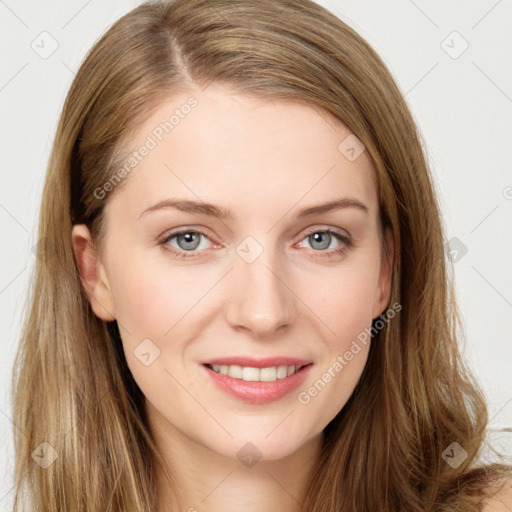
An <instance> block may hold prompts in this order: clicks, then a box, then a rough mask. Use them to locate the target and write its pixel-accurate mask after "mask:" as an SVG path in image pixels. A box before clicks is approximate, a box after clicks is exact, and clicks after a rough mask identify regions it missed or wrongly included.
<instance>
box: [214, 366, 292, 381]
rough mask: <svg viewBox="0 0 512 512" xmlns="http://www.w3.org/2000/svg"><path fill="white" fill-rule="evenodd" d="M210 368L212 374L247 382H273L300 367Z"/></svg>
mask: <svg viewBox="0 0 512 512" xmlns="http://www.w3.org/2000/svg"><path fill="white" fill-rule="evenodd" d="M211 368H212V370H213V371H214V372H217V373H221V374H222V375H228V376H229V377H233V378H234V379H240V380H245V381H247V382H257V381H259V382H274V381H276V380H277V379H284V378H286V377H288V376H290V375H293V374H294V373H295V372H296V371H298V370H299V369H300V368H301V367H297V366H294V365H291V366H286V365H283V366H270V367H268V368H252V367H250V366H238V365H236V364H233V365H229V366H228V365H224V364H223V365H219V364H213V365H211Z"/></svg>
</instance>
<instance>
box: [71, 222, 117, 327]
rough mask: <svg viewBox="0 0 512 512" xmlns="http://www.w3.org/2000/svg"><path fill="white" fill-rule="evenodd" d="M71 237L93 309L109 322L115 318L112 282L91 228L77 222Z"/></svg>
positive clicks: (81, 278)
mask: <svg viewBox="0 0 512 512" xmlns="http://www.w3.org/2000/svg"><path fill="white" fill-rule="evenodd" d="M71 238H72V243H73V251H74V254H75V258H76V262H77V266H78V269H79V273H80V280H81V281H82V285H83V287H84V290H85V292H86V294H87V297H88V299H89V302H90V304H91V307H92V310H93V311H94V313H95V314H96V316H97V317H99V318H101V319H102V320H105V321H107V322H108V321H111V320H115V314H114V302H113V299H112V294H111V291H110V284H109V282H108V277H107V274H106V271H105V267H104V265H103V263H102V262H101V258H100V255H99V254H98V252H97V250H96V248H95V247H94V243H93V241H92V238H91V233H90V231H89V228H88V227H87V226H86V225H85V224H75V225H74V226H73V229H72V232H71Z"/></svg>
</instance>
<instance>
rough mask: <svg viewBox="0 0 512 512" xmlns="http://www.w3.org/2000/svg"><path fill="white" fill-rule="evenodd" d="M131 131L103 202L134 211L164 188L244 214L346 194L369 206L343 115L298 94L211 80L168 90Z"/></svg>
mask: <svg viewBox="0 0 512 512" xmlns="http://www.w3.org/2000/svg"><path fill="white" fill-rule="evenodd" d="M135 133H136V135H135V136H134V137H133V138H132V140H131V141H130V143H129V146H130V151H131V152H135V153H136V154H137V156H132V160H133V161H132V167H130V166H125V167H126V168H129V169H130V170H129V172H128V173H126V174H127V176H126V177H125V178H124V180H125V181H126V182H125V183H123V184H122V187H120V189H119V191H116V194H113V197H112V198H111V200H110V201H108V202H107V208H109V209H112V210H115V209H117V207H118V206H117V205H119V204H122V205H123V208H124V209H125V211H126V213H127V214H131V213H135V211H138V212H139V213H140V212H141V211H142V210H144V209H145V208H147V207H148V206H151V204H150V203H154V202H158V201H161V200H164V199H166V198H167V197H171V196H172V197H180V198H187V199H193V200H196V201H197V200H200V201H205V202H211V203H215V204H219V203H221V204H222V205H223V206H225V207H226V208H229V209H230V210H231V211H233V212H234V214H236V213H237V212H239V213H240V215H241V216H245V215H250V214H258V215H262V214H263V213H264V212H265V211H268V212H269V213H270V212H273V213H274V214H277V212H278V210H279V211H281V210H283V208H285V207H286V209H290V208H292V206H293V205H295V204H296V205H297V207H298V208H301V207H304V206H307V205H309V204H313V203H315V202H317V201H318V200H322V201H325V200H329V199H334V198H339V197H341V196H350V197H355V198H357V199H359V200H360V201H362V202H364V203H365V204H366V205H368V207H369V209H370V211H371V213H372V214H375V215H376V213H377V212H376V210H377V195H376V189H375V182H374V172H373V168H372V165H371V161H370V159H369V157H368V155H367V154H366V152H365V151H362V152H361V153H360V154H359V152H360V151H361V150H362V147H361V146H358V145H357V139H355V137H354V135H353V134H352V133H351V131H350V130H349V129H348V127H347V126H346V125H344V124H343V123H342V122H340V121H339V120H338V119H336V118H335V117H334V116H333V115H331V114H329V113H327V112H323V111H321V110H320V109H316V108H313V107H312V106H310V105H308V104H306V103H304V102H299V101H295V100H288V99H285V100H283V99H279V100H268V99H263V98H257V97H254V96H250V95H242V94H240V93H237V92H234V91H232V90H231V89H228V88H225V87H222V86H219V85H211V86H209V87H208V88H207V89H206V90H204V91H201V90H199V89H191V90H190V92H187V93H180V94H175V95H172V96H169V97H168V98H167V99H165V100H164V101H163V102H162V103H161V104H159V105H157V106H156V108H155V109H154V110H153V111H152V113H151V115H150V116H149V118H148V119H147V120H146V121H145V122H144V124H143V125H141V126H140V127H139V128H138V129H137V130H136V132H135ZM144 148H146V149H144ZM347 149H348V150H349V152H347ZM351 149H354V150H355V152H354V151H351V152H350V150H351ZM354 154H355V156H356V158H355V159H354V158H353V157H354ZM128 207H129V210H130V211H127V210H126V208H128ZM132 210H133V212H132Z"/></svg>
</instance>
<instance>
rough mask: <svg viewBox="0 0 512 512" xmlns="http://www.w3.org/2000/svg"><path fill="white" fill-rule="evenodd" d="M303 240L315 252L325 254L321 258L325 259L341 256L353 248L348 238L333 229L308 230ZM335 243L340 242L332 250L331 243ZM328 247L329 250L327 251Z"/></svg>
mask: <svg viewBox="0 0 512 512" xmlns="http://www.w3.org/2000/svg"><path fill="white" fill-rule="evenodd" d="M303 240H308V242H309V243H310V245H311V247H312V248H313V249H314V250H315V252H325V253H326V254H322V255H321V256H326V257H331V256H335V255H337V254H343V253H345V252H346V251H348V249H350V248H351V247H353V246H354V242H353V240H352V239H351V238H350V237H349V236H346V235H344V234H342V233H340V232H338V231H336V230H334V229H318V228H315V229H312V230H309V231H308V232H307V233H306V235H305V238H303ZM336 241H337V242H341V246H340V247H338V248H335V247H334V248H333V247H332V243H333V242H334V243H336ZM329 247H330V248H331V250H327V249H329Z"/></svg>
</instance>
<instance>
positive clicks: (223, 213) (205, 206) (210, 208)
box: [140, 197, 370, 219]
mask: <svg viewBox="0 0 512 512" xmlns="http://www.w3.org/2000/svg"><path fill="white" fill-rule="evenodd" d="M167 208H175V209H177V210H180V211H182V212H186V213H195V214H199V215H208V216H210V217H215V218H218V219H229V218H231V217H232V212H231V210H230V209H226V208H222V207H220V206H216V205H214V204H210V203H204V202H199V201H191V200H188V199H173V198H171V199H164V200H163V201H159V202H158V203H156V204H154V205H153V206H150V207H149V208H146V209H145V210H144V211H143V212H142V213H141V214H140V217H142V216H143V215H145V214H147V213H149V212H152V211H155V210H160V209H167ZM342 208H357V209H359V210H360V211H363V212H365V213H366V214H369V213H370V210H369V208H368V207H367V206H366V205H365V204H363V203H362V202H361V201H359V200H358V199H355V198H352V197H343V198H340V199H335V200H333V201H328V202H325V203H321V204H318V205H315V206H309V207H307V208H303V209H301V210H299V211H298V212H297V218H299V219H301V218H304V217H310V216H312V215H317V214H319V213H326V212H329V211H332V210H339V209H342Z"/></svg>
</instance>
